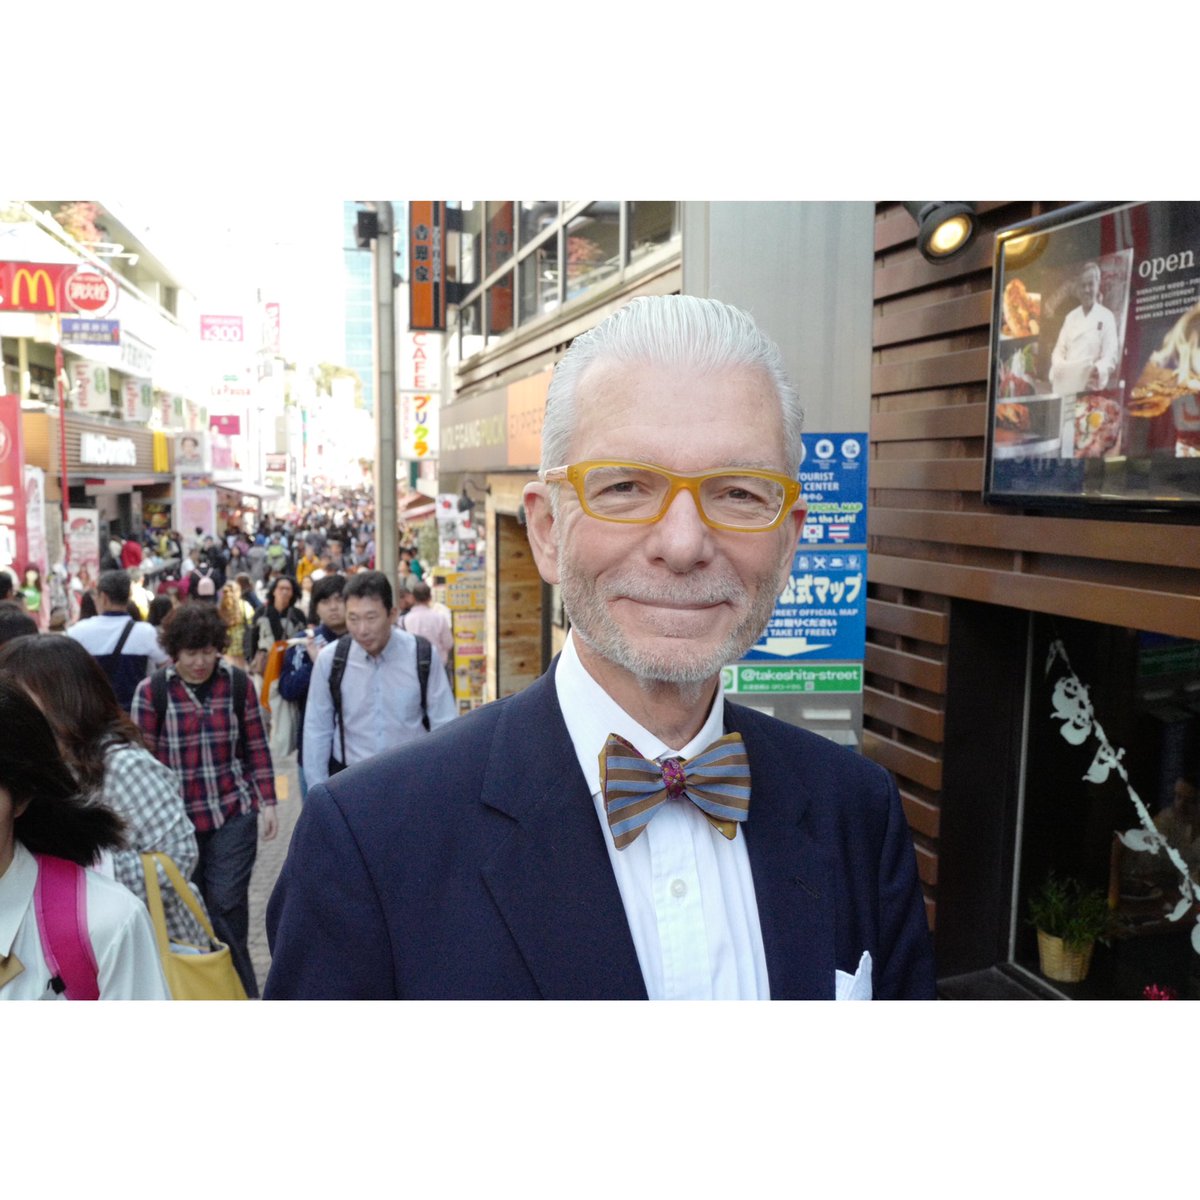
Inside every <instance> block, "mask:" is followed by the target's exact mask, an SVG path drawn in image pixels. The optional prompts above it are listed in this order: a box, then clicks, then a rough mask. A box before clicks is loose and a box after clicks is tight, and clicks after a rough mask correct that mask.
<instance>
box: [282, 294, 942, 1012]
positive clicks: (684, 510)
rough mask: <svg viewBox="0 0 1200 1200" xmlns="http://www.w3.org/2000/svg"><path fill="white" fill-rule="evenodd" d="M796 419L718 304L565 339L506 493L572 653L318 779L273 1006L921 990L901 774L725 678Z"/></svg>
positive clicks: (760, 566) (780, 536) (738, 648)
mask: <svg viewBox="0 0 1200 1200" xmlns="http://www.w3.org/2000/svg"><path fill="white" fill-rule="evenodd" d="M802 418H803V413H802V410H801V408H800V404H799V397H798V396H797V394H796V392H795V389H794V388H793V387H792V386H791V384H790V383H789V382H788V380H787V378H786V375H785V372H784V368H783V363H782V356H781V355H780V353H779V350H778V348H777V347H776V346H775V345H774V344H773V343H772V342H770V341H769V340H768V339H767V338H766V337H765V336H764V335H763V334H762V333H761V331H759V330H758V328H757V327H756V326H755V325H754V323H753V321H752V320H751V318H750V317H749V316H748V315H747V314H745V313H743V312H740V311H739V310H737V309H734V308H731V307H729V306H727V305H724V304H721V303H719V302H718V301H715V300H704V299H699V298H696V297H691V296H662V297H643V298H640V299H637V300H634V301H633V302H632V303H630V304H628V305H626V306H625V307H624V308H622V309H620V310H619V311H618V312H617V313H615V314H614V315H612V316H611V317H609V318H607V319H606V320H605V321H603V322H602V323H601V324H600V325H598V326H597V327H596V328H595V329H592V330H590V331H589V332H588V333H586V334H584V335H581V336H580V337H578V338H576V339H575V341H574V342H573V343H572V345H571V347H570V349H569V350H568V352H567V354H566V355H565V356H564V358H563V359H562V360H561V361H560V362H559V363H558V365H557V367H556V369H555V373H554V377H553V380H552V382H551V385H550V389H549V393H548V396H547V401H546V418H545V424H544V426H543V431H542V470H541V472H540V478H539V480H538V481H537V482H535V483H530V484H529V485H527V487H526V488H525V493H524V502H525V511H526V517H527V528H528V533H529V540H530V545H531V548H532V550H533V553H534V556H535V558H536V560H537V564H538V567H539V570H540V571H541V574H542V578H543V579H544V580H546V582H548V583H551V584H558V585H559V586H560V588H561V591H562V597H563V606H564V607H565V609H566V611H567V613H568V615H569V617H570V619H571V623H572V633H571V636H570V638H569V639H568V643H567V646H566V648H565V649H564V651H563V653H562V655H561V656H560V657H559V658H558V659H557V660H556V662H555V663H554V664H552V667H551V669H550V670H549V671H548V672H547V673H546V674H545V675H543V676H542V677H541V678H540V679H539V680H537V681H536V682H535V683H534V684H532V685H531V686H530V687H528V688H526V689H525V691H523V692H520V693H518V694H517V695H515V696H512V697H509V698H508V699H506V700H502V701H500V702H498V703H494V704H489V705H485V706H483V707H482V708H480V709H476V710H475V711H473V712H472V713H470V714H468V715H467V716H466V717H464V718H463V719H462V720H460V721H457V722H455V723H454V725H453V726H452V727H450V728H449V729H447V730H444V731H443V732H441V733H439V734H438V735H437V736H435V737H432V738H429V739H427V740H426V741H425V742H424V743H412V744H410V745H409V746H406V747H403V748H401V749H400V750H396V751H392V752H389V753H388V754H385V755H382V756H381V757H380V758H378V759H375V760H374V761H372V762H371V763H370V764H368V765H366V766H364V767H361V768H358V769H356V770H353V771H348V772H346V773H345V774H344V775H342V776H339V777H338V778H336V779H333V780H331V781H330V782H329V784H328V785H327V787H323V788H317V789H315V790H314V791H311V792H310V793H309V798H308V803H307V805H306V807H305V810H304V813H303V815H302V817H301V819H300V821H299V822H298V824H297V826H296V829H295V832H294V834H293V838H292V842H291V847H290V851H289V855H288V860H287V862H286V863H285V865H284V868H283V872H282V874H281V876H280V880H279V883H278V885H277V887H276V890H275V893H274V895H273V896H272V898H271V902H270V905H269V906H268V913H267V929H268V935H269V937H270V938H271V943H272V956H273V959H272V967H271V974H270V977H269V978H268V981H267V988H266V992H265V995H266V996H267V998H268V999H270V998H346V999H349V998H376V999H384V998H417V997H421V998H492V999H500V998H509V999H519V998H538V997H541V998H588V999H617V998H638V997H641V998H646V997H649V998H661V999H756V998H757V999H766V998H797V999H799V998H809V999H818V998H824V999H834V998H844V999H859V998H861V999H868V998H873V997H878V998H882V999H892V998H904V999H909V998H914V999H915V998H932V997H933V996H934V994H935V985H934V967H933V956H932V950H931V946H930V939H929V930H928V926H927V923H926V919H925V915H924V905H923V901H922V896H921V888H920V884H919V882H918V879H917V874H916V868H915V856H914V853H913V845H912V840H911V837H910V836H909V832H908V827H907V825H906V823H905V820H904V816H903V810H902V808H901V805H900V798H899V794H898V792H897V789H896V785H895V782H894V781H893V780H892V779H891V777H890V775H888V773H887V772H886V771H884V770H883V769H882V768H881V767H879V766H877V765H876V764H874V763H871V762H869V761H868V760H866V759H864V758H862V757H861V756H859V755H857V754H854V753H852V752H850V751H848V750H846V749H844V748H842V747H839V746H836V745H834V744H833V743H831V742H829V741H827V740H826V739H824V738H821V737H819V736H817V735H815V734H811V733H808V732H807V731H805V730H801V729H798V728H796V727H794V726H791V725H787V724H785V723H783V722H781V721H777V720H774V719H773V718H771V717H767V716H765V715H763V714H761V713H758V712H755V711H754V710H752V709H747V708H742V707H740V706H737V705H734V704H730V703H727V702H726V700H725V697H724V695H723V692H722V689H721V685H720V676H721V668H722V667H723V666H724V665H725V664H726V663H729V662H734V661H736V660H738V659H739V658H740V657H741V656H742V655H743V654H744V653H745V651H746V650H747V649H748V647H749V646H750V645H751V644H753V642H754V641H755V640H757V638H758V636H759V634H760V633H761V631H762V630H763V628H764V627H765V625H766V623H767V620H768V619H769V617H770V615H771V613H772V611H773V609H774V605H775V601H776V598H777V596H778V595H779V593H780V590H781V588H782V586H783V583H784V581H785V580H786V578H787V576H788V572H789V569H790V566H791V563H792V561H793V556H794V551H795V548H796V544H797V539H798V537H799V533H800V529H801V526H802V524H803V521H804V506H803V503H802V502H801V501H800V494H799V493H800V489H799V486H798V484H797V483H796V472H797V468H798V465H799V462H800V452H801V438H800V429H801V423H802ZM307 736H308V734H307V730H306V733H305V737H306V740H307ZM747 771H749V774H750V776H751V777H752V778H747Z"/></svg>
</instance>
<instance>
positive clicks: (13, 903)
mask: <svg viewBox="0 0 1200 1200" xmlns="http://www.w3.org/2000/svg"><path fill="white" fill-rule="evenodd" d="M36 883H37V860H36V859H35V858H34V857H33V855H32V854H30V853H29V851H28V850H26V849H25V847H24V846H22V845H21V843H20V842H19V841H18V842H17V843H16V844H15V845H14V846H13V860H12V862H10V863H9V864H8V870H7V871H5V872H4V874H3V875H0V957H4V958H7V957H8V956H9V955H10V954H11V953H12V948H13V943H14V942H15V941H16V940H17V930H18V929H20V928H21V922H22V921H23V920H24V919H25V913H26V912H27V911H28V909H29V902H30V901H31V900H32V899H33V889H34V885H35V884H36Z"/></svg>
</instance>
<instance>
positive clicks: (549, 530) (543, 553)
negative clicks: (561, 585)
mask: <svg viewBox="0 0 1200 1200" xmlns="http://www.w3.org/2000/svg"><path fill="white" fill-rule="evenodd" d="M521 499H522V500H523V502H524V504H525V532H526V533H527V534H528V535H529V548H530V549H531V550H532V551H533V560H534V562H536V563H537V568H538V572H539V573H540V574H541V577H542V578H543V579H544V580H545V581H546V582H547V583H558V537H557V536H556V531H555V528H554V514H553V513H552V512H551V511H550V488H549V487H548V486H547V485H546V484H544V483H542V482H541V481H540V480H539V481H537V482H534V483H527V484H526V485H525V490H524V491H523V492H522V493H521Z"/></svg>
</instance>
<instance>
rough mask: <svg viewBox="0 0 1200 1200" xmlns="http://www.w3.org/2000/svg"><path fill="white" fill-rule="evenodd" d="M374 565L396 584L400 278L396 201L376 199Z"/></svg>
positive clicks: (374, 251) (374, 243)
mask: <svg viewBox="0 0 1200 1200" xmlns="http://www.w3.org/2000/svg"><path fill="white" fill-rule="evenodd" d="M375 214H376V222H377V224H376V232H375V238H374V242H373V245H372V251H373V261H372V274H373V276H374V283H375V451H376V452H375V566H376V567H377V568H378V569H379V570H380V571H382V572H383V573H384V575H386V576H387V578H388V580H389V581H390V582H391V583H392V585H393V587H394V586H396V583H397V580H396V570H397V567H398V566H399V561H400V554H399V546H398V537H399V530H398V526H397V510H396V280H395V256H396V248H395V246H394V245H393V228H394V222H393V219H392V202H391V201H390V200H377V201H375Z"/></svg>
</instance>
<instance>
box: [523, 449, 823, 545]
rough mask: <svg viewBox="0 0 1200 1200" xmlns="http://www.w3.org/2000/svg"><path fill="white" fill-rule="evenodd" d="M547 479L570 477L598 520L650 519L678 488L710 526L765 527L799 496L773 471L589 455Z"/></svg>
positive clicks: (740, 530) (631, 521)
mask: <svg viewBox="0 0 1200 1200" xmlns="http://www.w3.org/2000/svg"><path fill="white" fill-rule="evenodd" d="M542 479H543V480H544V481H545V482H546V483H569V484H570V485H571V486H572V487H573V488H574V489H575V494H576V495H577V496H578V497H579V503H580V504H581V505H582V506H583V511H584V512H585V513H587V514H588V516H589V517H596V518H597V519H598V520H600V521H617V522H620V523H622V524H626V525H650V524H652V523H653V522H655V521H657V520H659V519H660V518H661V517H662V515H663V514H664V513H665V512H666V511H667V509H668V508H670V506H671V502H672V501H673V500H674V499H675V497H676V496H677V495H678V494H679V493H680V492H681V491H687V492H690V493H691V495H692V499H693V500H694V501H695V503H696V511H697V512H698V513H699V514H700V519H701V520H702V521H703V522H704V523H705V525H708V526H709V527H710V528H712V529H727V530H730V531H732V532H734V533H765V532H766V531H767V530H769V529H774V528H776V527H777V526H778V525H779V524H780V523H781V522H782V521H783V519H784V517H786V516H787V514H788V513H789V512H791V511H792V509H793V508H795V507H796V505H797V503H798V502H799V503H801V505H802V504H803V502H802V501H800V485H799V483H797V482H796V480H794V479H790V478H788V476H786V475H778V474H776V473H775V472H774V471H754V470H744V469H743V470H727V471H699V472H695V473H690V474H684V475H679V474H676V473H675V472H674V471H666V470H663V468H662V467H654V466H651V465H650V464H648V463H635V462H618V461H613V460H609V459H591V460H589V461H587V462H578V463H571V464H570V465H569V466H565V467H553V468H551V469H550V470H548V471H546V472H545V473H544V474H543V475H542Z"/></svg>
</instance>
